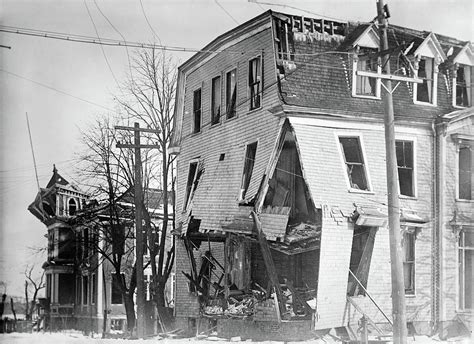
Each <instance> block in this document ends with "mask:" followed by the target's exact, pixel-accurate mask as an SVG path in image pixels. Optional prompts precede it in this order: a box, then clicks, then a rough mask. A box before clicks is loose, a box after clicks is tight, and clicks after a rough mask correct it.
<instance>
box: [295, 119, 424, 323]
mask: <svg viewBox="0 0 474 344" xmlns="http://www.w3.org/2000/svg"><path fill="white" fill-rule="evenodd" d="M290 122H291V123H292V125H293V127H294V129H295V133H296V139H297V142H298V145H299V149H300V154H301V158H302V168H303V175H304V176H305V177H306V179H307V181H308V183H309V187H310V192H311V194H312V197H313V199H314V200H315V203H316V206H317V207H318V206H319V207H323V209H324V207H325V206H328V207H330V208H332V210H336V212H339V213H342V215H344V216H345V217H342V220H341V221H343V222H341V225H339V226H338V225H337V223H336V222H334V220H333V219H330V220H331V221H332V223H330V222H329V221H327V222H326V223H323V231H322V242H321V258H320V259H321V265H320V273H319V286H318V297H319V298H320V297H321V295H322V294H321V293H322V292H324V293H329V291H330V293H331V294H327V296H326V295H325V296H324V298H326V297H327V298H328V305H327V309H328V310H330V311H332V312H333V314H329V313H328V314H327V315H325V316H327V317H328V318H330V319H331V321H337V322H341V321H342V320H340V319H339V318H338V316H337V315H336V313H338V314H342V312H341V311H340V310H337V307H335V306H334V302H336V301H335V300H340V299H341V298H343V299H344V300H345V295H346V293H345V290H346V288H347V285H345V286H344V288H343V289H344V292H343V291H342V290H341V291H339V292H338V288H336V287H335V286H333V285H332V284H331V283H333V282H334V283H336V277H335V275H334V271H338V273H339V272H340V274H341V275H340V276H339V277H338V278H337V280H338V281H339V282H338V283H339V284H340V283H341V281H345V282H346V283H347V278H348V277H347V275H348V266H349V260H350V249H351V243H352V228H353V227H352V226H353V225H352V224H347V217H348V216H349V215H350V214H351V213H352V212H353V211H354V210H355V207H354V203H355V204H358V205H362V206H371V207H380V208H382V209H385V211H386V206H385V204H386V192H387V191H386V177H385V145H384V137H385V136H384V131H383V127H382V125H381V124H373V125H359V126H358V129H353V128H354V127H353V126H351V125H350V124H348V123H343V122H342V123H341V122H339V123H337V122H336V121H327V122H324V121H319V122H315V121H311V120H310V119H294V118H291V119H290ZM396 132H397V137H398V138H406V137H407V136H409V137H410V138H411V139H412V140H414V141H415V145H414V147H416V148H415V151H416V153H415V156H416V158H415V164H416V167H415V168H416V170H415V174H416V197H404V196H401V199H400V203H401V207H402V209H408V210H412V211H416V212H417V213H418V215H420V216H421V217H426V218H430V217H431V206H432V203H431V198H432V187H433V178H432V176H433V175H432V172H433V168H432V166H433V165H432V164H433V158H432V156H433V149H432V147H433V145H432V134H431V131H430V130H429V129H423V128H418V129H413V128H407V127H397V129H396ZM348 133H349V134H353V135H360V137H361V145H362V150H363V153H364V161H365V164H366V168H367V171H368V175H369V176H370V184H371V186H372V188H371V191H370V192H363V191H354V190H352V191H349V190H348V185H347V182H346V179H347V176H346V167H345V165H344V164H343V158H342V155H341V152H340V151H339V142H338V135H339V134H348ZM339 216H341V215H339ZM325 226H326V227H325ZM342 228H344V230H342ZM341 230H342V232H340V231H341ZM328 235H329V238H330V239H329V240H326V239H327V238H328ZM333 236H334V237H333ZM431 237H432V224H431V223H428V224H427V225H424V226H423V228H422V231H421V233H420V234H419V235H418V237H417V240H416V244H415V247H416V252H415V257H416V263H415V271H416V272H415V289H416V290H415V295H414V296H407V297H406V303H407V311H408V319H409V320H411V321H424V322H429V321H430V320H431V318H430V317H431V306H430V300H431V256H432V248H431V240H432V238H431ZM343 238H345V239H344V240H343ZM335 256H337V261H334V257H335ZM331 259H332V260H331ZM328 260H329V261H328ZM326 262H327V263H326ZM327 264H329V265H327ZM334 264H336V265H337V267H338V268H337V270H336V269H335V268H334V266H333V265H334ZM341 270H343V271H341ZM328 278H329V279H330V280H326V279H328ZM333 278H334V280H333ZM331 281H333V282H331ZM339 288H340V287H339ZM367 288H368V291H369V293H370V294H371V296H372V297H373V298H374V299H375V300H376V302H377V303H378V304H379V306H381V308H382V309H383V310H384V312H385V313H386V314H387V315H388V316H389V317H391V298H390V294H391V292H390V291H391V272H390V255H389V238H388V229H387V228H379V230H378V232H377V234H376V237H375V245H374V250H373V254H372V260H371V267H370V273H369V279H368V285H367ZM332 293H338V295H339V296H338V297H337V298H336V297H335V295H332ZM359 298H360V299H361V300H359V301H358V302H360V303H361V304H362V308H363V309H364V311H366V312H367V314H369V316H370V317H371V318H372V319H373V320H375V321H377V322H386V320H385V319H384V318H383V316H382V315H381V314H380V312H378V311H377V310H376V308H375V306H373V305H371V304H370V301H369V300H366V298H365V297H362V296H361V297H359ZM329 300H331V303H329ZM319 302H325V301H324V299H320V300H318V313H319V312H320V309H321V307H322V305H319ZM324 307H326V305H325V306H324ZM354 316H355V315H354ZM333 317H334V318H333ZM358 317H359V318H360V317H361V315H360V314H359V315H358ZM320 318H321V320H322V319H323V314H320ZM316 326H319V325H318V323H316Z"/></svg>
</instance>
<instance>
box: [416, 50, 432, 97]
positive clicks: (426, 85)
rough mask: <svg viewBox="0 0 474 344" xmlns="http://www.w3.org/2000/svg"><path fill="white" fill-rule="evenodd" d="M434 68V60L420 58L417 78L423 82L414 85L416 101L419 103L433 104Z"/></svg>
mask: <svg viewBox="0 0 474 344" xmlns="http://www.w3.org/2000/svg"><path fill="white" fill-rule="evenodd" d="M436 75H437V73H436V74H435V68H434V59H433V58H430V57H424V56H423V57H421V58H420V61H419V62H418V78H420V79H422V80H423V83H422V84H414V87H415V94H416V98H415V99H416V101H417V102H421V103H429V104H435V102H434V99H435V94H436V88H435V84H436V82H435V77H436Z"/></svg>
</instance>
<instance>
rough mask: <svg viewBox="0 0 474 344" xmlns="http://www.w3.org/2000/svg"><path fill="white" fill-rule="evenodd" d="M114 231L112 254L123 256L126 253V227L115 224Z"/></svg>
mask: <svg viewBox="0 0 474 344" xmlns="http://www.w3.org/2000/svg"><path fill="white" fill-rule="evenodd" d="M111 230H112V253H113V254H117V255H122V254H124V252H125V226H124V225H123V224H114V225H113V226H112V228H111Z"/></svg>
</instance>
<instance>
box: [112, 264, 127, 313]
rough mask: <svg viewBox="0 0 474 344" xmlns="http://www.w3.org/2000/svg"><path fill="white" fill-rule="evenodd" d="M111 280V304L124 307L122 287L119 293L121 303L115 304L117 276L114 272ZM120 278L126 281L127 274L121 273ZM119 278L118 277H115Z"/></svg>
mask: <svg viewBox="0 0 474 344" xmlns="http://www.w3.org/2000/svg"><path fill="white" fill-rule="evenodd" d="M110 275H111V280H110V304H111V305H123V297H122V292H121V291H120V287H117V288H118V293H119V294H120V303H115V302H114V297H113V296H114V276H117V274H116V273H115V272H112V273H111V274H110ZM119 276H120V278H122V279H124V278H125V274H124V273H123V272H121V273H120V275H119ZM115 278H117V277H115ZM116 290H117V289H116Z"/></svg>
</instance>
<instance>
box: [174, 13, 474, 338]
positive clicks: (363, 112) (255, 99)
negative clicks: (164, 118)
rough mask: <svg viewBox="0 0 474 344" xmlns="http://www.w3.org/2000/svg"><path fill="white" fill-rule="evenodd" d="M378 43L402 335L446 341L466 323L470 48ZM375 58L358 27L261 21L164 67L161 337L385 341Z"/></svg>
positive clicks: (367, 27)
mask: <svg viewBox="0 0 474 344" xmlns="http://www.w3.org/2000/svg"><path fill="white" fill-rule="evenodd" d="M388 30H389V32H390V34H389V52H390V62H389V63H390V65H391V70H392V71H393V72H392V73H393V75H395V76H396V78H394V80H396V81H395V82H394V88H395V91H394V93H393V98H394V112H395V134H396V153H397V164H398V178H399V197H400V204H401V209H399V215H400V221H401V229H400V230H401V232H402V242H401V243H399V244H400V245H401V246H402V249H403V255H404V256H403V267H404V283H405V294H406V295H405V297H406V305H407V314H408V323H409V324H408V325H409V328H410V330H411V331H416V332H417V333H426V334H427V333H432V331H434V330H439V331H440V332H445V330H447V329H450V328H456V329H459V328H461V327H463V326H469V320H467V319H469V316H470V315H472V312H473V288H472V285H473V282H474V281H473V273H472V271H473V267H472V259H473V257H474V256H473V255H474V251H473V241H472V238H473V237H474V214H473V209H474V203H473V201H472V197H473V150H472V145H473V142H474V136H473V135H474V134H473V118H474V113H473V110H472V107H471V106H472V96H473V87H472V81H471V80H472V76H473V74H472V73H473V66H474V54H473V52H474V50H473V46H472V44H471V43H469V42H462V41H459V40H456V39H454V38H449V37H445V36H441V35H438V34H435V33H432V32H425V31H418V30H412V29H409V28H404V27H399V26H394V25H390V26H389V29H388ZM379 47H380V42H379V34H378V28H377V25H376V24H374V23H353V22H336V21H331V20H326V19H321V18H309V17H302V16H296V15H290V14H285V13H278V12H273V11H267V12H265V13H263V14H261V15H259V16H257V17H255V18H253V19H251V20H249V21H248V22H246V23H244V24H242V25H240V26H238V27H236V28H234V29H232V30H230V31H228V32H226V33H224V34H222V35H221V36H219V37H217V38H216V39H214V40H213V41H212V42H210V43H209V44H208V45H206V46H205V47H204V48H203V49H202V51H200V52H198V53H197V54H195V55H194V56H193V57H191V58H190V59H189V60H187V61H186V62H185V63H183V64H182V65H181V66H180V67H179V77H178V86H177V96H176V110H175V126H174V136H173V141H172V151H173V153H174V154H176V155H177V156H178V160H177V197H176V221H177V223H178V224H179V226H178V230H177V231H176V233H175V234H176V235H177V237H178V238H179V240H177V244H176V305H175V315H176V317H177V322H178V324H182V326H187V327H190V328H194V327H202V326H204V325H203V323H206V324H207V325H206V326H211V327H214V326H217V329H218V330H219V331H220V332H221V333H223V334H227V335H240V336H245V335H248V336H253V337H255V336H258V335H263V334H265V335H266V336H267V335H268V334H273V335H274V336H275V337H278V338H286V337H288V338H293V339H294V338H298V337H304V336H305V334H307V333H308V332H309V331H311V330H313V329H327V328H339V327H345V328H346V329H347V332H349V333H350V332H351V331H353V332H355V331H356V330H357V324H358V321H359V320H360V319H361V317H362V316H364V318H366V319H368V320H369V323H370V327H371V330H372V331H374V332H379V333H383V332H384V331H385V330H386V329H387V328H390V326H389V325H390V323H391V321H392V315H391V296H390V295H391V276H390V259H389V254H388V252H389V234H388V228H387V205H386V203H387V187H386V172H385V146H384V142H385V141H384V137H385V136H384V126H383V120H384V105H383V101H382V97H383V93H384V92H385V90H384V89H383V85H381V80H380V78H378V77H377V74H380V73H381V70H382V68H381V58H380V56H381V55H380V54H378V51H379ZM413 80H417V82H413ZM461 318H462V319H461ZM202 319H209V321H208V322H207V321H204V322H203V320H202ZM266 338H268V337H266Z"/></svg>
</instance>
